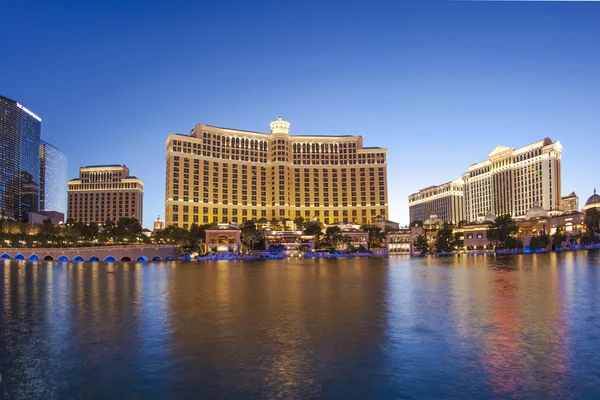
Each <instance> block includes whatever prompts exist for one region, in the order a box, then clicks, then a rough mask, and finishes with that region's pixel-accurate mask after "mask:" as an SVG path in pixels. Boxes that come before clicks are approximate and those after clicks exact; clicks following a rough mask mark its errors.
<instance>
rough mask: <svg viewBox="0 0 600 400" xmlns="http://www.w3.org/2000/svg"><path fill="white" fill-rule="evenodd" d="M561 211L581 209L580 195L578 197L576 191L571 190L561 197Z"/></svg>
mask: <svg viewBox="0 0 600 400" xmlns="http://www.w3.org/2000/svg"><path fill="white" fill-rule="evenodd" d="M560 211H562V212H569V211H579V197H577V195H576V194H575V192H571V193H570V194H568V195H566V196H563V197H561V198H560Z"/></svg>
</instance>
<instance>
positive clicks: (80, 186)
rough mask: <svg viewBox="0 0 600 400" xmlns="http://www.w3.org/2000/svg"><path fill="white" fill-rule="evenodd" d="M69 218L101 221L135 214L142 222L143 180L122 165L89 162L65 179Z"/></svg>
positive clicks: (116, 219)
mask: <svg viewBox="0 0 600 400" xmlns="http://www.w3.org/2000/svg"><path fill="white" fill-rule="evenodd" d="M68 199H69V200H68V205H69V209H68V218H71V219H73V220H75V221H77V222H84V223H90V222H97V223H100V224H101V223H104V222H105V221H107V220H111V221H118V220H119V219H121V218H135V219H137V220H138V221H140V223H142V210H143V199H144V183H143V182H142V181H141V180H140V179H139V178H137V177H135V176H130V174H129V168H127V167H126V166H125V165H118V164H117V165H91V166H87V167H81V168H80V169H79V178H78V179H71V180H70V181H69V182H68Z"/></svg>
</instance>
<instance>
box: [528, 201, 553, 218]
mask: <svg viewBox="0 0 600 400" xmlns="http://www.w3.org/2000/svg"><path fill="white" fill-rule="evenodd" d="M547 216H548V212H547V211H546V210H544V208H543V207H540V206H539V204H537V203H535V205H534V206H533V207H531V208H530V209H529V210H527V212H526V213H525V218H527V219H532V218H538V217H547Z"/></svg>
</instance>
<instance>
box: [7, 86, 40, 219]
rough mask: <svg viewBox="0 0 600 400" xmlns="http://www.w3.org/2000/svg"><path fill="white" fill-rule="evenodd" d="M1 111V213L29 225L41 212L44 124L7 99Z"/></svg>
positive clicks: (35, 116)
mask: <svg viewBox="0 0 600 400" xmlns="http://www.w3.org/2000/svg"><path fill="white" fill-rule="evenodd" d="M0 111H1V112H0V171H1V173H0V213H1V214H2V217H3V218H12V219H15V220H19V221H22V222H27V221H28V219H29V218H28V215H29V213H31V212H33V213H37V212H38V211H39V209H40V132H41V129H42V120H41V118H40V117H38V116H37V115H35V114H34V113H33V112H31V111H29V110H28V109H27V108H25V107H24V106H22V105H21V104H19V103H17V102H16V101H14V100H11V99H9V98H6V97H3V96H0Z"/></svg>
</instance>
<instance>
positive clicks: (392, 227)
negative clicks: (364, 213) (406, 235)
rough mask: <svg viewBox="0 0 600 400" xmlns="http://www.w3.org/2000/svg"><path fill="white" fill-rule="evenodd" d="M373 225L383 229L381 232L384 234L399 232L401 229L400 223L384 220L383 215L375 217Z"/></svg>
mask: <svg viewBox="0 0 600 400" xmlns="http://www.w3.org/2000/svg"><path fill="white" fill-rule="evenodd" d="M373 225H375V226H376V227H378V228H381V230H382V231H384V232H388V231H397V230H398V229H400V224H399V223H397V222H394V221H390V220H387V219H384V218H383V217H382V216H381V215H378V216H377V217H375V221H374V222H373Z"/></svg>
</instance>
